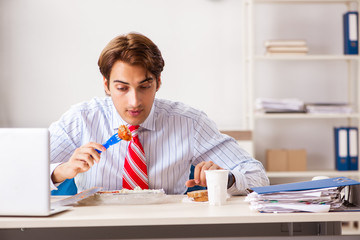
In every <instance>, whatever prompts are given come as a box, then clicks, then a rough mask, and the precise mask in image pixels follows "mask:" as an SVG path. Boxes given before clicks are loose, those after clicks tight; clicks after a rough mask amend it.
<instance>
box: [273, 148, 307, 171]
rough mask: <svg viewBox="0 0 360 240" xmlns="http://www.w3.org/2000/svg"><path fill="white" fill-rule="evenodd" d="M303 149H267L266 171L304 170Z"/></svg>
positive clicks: (304, 155)
mask: <svg viewBox="0 0 360 240" xmlns="http://www.w3.org/2000/svg"><path fill="white" fill-rule="evenodd" d="M306 164H307V159H306V150H305V149H268V150H267V151H266V170H267V171H306Z"/></svg>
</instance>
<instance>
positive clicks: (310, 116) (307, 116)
mask: <svg viewBox="0 0 360 240" xmlns="http://www.w3.org/2000/svg"><path fill="white" fill-rule="evenodd" d="M254 118H255V119H299V118H300V119H324V118H328V119H335V118H360V114H356V113H353V114H309V113H256V114H254Z"/></svg>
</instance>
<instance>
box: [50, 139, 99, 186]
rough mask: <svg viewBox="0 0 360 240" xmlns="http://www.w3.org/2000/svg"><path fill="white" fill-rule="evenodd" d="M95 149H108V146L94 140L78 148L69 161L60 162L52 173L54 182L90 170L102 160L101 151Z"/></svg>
mask: <svg viewBox="0 0 360 240" xmlns="http://www.w3.org/2000/svg"><path fill="white" fill-rule="evenodd" d="M95 149H98V150H100V151H106V148H105V147H104V146H103V145H101V144H99V143H94V142H89V143H87V144H85V145H83V146H81V147H79V148H77V149H76V150H75V151H74V153H73V155H72V156H71V157H70V159H69V161H67V162H66V163H63V164H60V165H59V166H57V167H56V168H55V170H54V172H53V174H52V175H51V180H52V181H53V183H59V182H63V181H65V180H66V179H71V178H74V177H75V176H76V175H77V174H78V173H82V172H86V171H88V170H89V169H90V168H91V167H92V166H93V165H94V162H96V163H98V162H99V161H100V153H98V152H97V151H96V150H95Z"/></svg>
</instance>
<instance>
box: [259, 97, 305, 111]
mask: <svg viewBox="0 0 360 240" xmlns="http://www.w3.org/2000/svg"><path fill="white" fill-rule="evenodd" d="M255 109H256V111H257V112H264V113H304V112H305V110H304V102H303V101H301V100H299V99H296V98H283V99H275V98H258V99H256V100H255Z"/></svg>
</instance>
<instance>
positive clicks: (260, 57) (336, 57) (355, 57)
mask: <svg viewBox="0 0 360 240" xmlns="http://www.w3.org/2000/svg"><path fill="white" fill-rule="evenodd" d="M248 60H249V59H248ZM254 60H296V61H299V60H304V61H309V60H313V61H316V60H321V61H323V60H328V61H344V60H357V61H359V60H360V56H359V55H311V54H309V55H272V56H264V55H256V56H254Z"/></svg>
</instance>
